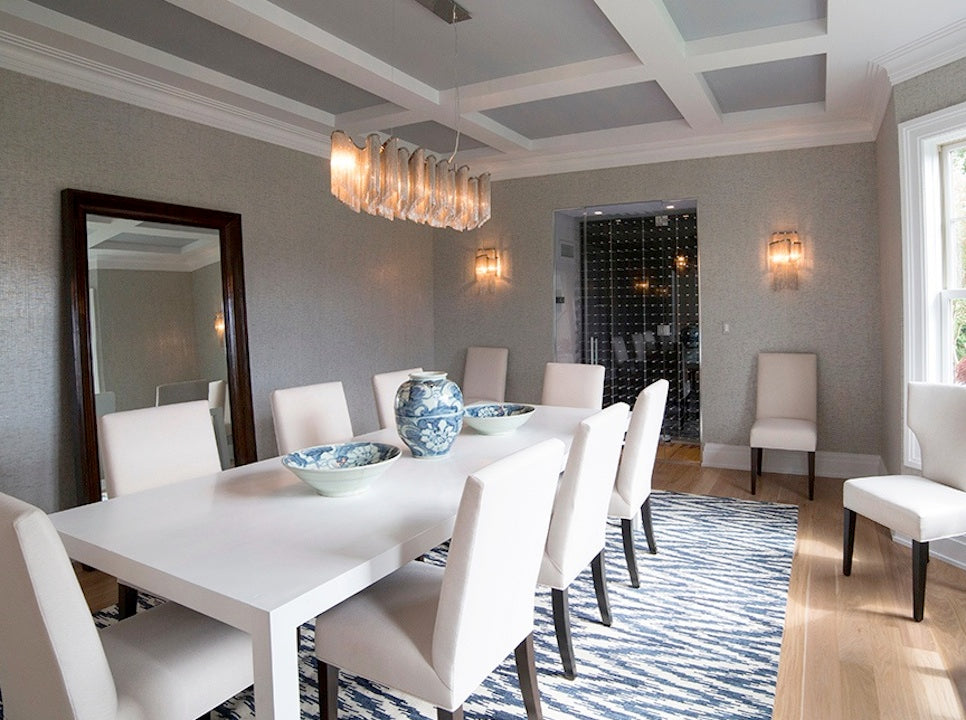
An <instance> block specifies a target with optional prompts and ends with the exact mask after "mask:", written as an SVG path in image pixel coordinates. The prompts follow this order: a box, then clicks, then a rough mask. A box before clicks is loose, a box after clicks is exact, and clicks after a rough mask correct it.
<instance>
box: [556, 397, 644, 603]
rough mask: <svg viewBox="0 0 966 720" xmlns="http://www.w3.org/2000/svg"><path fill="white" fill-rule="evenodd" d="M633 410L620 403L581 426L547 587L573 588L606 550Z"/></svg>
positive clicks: (559, 507) (564, 481)
mask: <svg viewBox="0 0 966 720" xmlns="http://www.w3.org/2000/svg"><path fill="white" fill-rule="evenodd" d="M629 411H630V408H629V407H628V406H627V403H615V404H614V405H611V406H610V407H608V408H607V409H605V410H601V411H600V412H598V413H596V414H594V415H591V416H590V417H589V418H587V419H586V420H583V421H582V422H581V423H580V425H578V426H577V432H576V434H575V435H574V440H573V444H572V445H571V448H570V455H569V456H568V458H567V466H566V468H565V469H564V472H563V475H562V476H561V478H560V484H559V486H558V488H557V495H556V499H555V500H554V505H553V514H552V516H551V518H550V530H549V532H548V534H547V546H546V551H545V553H544V559H543V567H542V568H541V571H540V582H541V584H544V585H550V586H552V587H567V586H568V585H569V584H570V582H571V581H572V580H573V579H574V578H575V577H576V576H577V574H578V573H580V572H581V571H582V570H583V569H584V568H586V567H587V565H589V564H590V561H591V560H593V558H594V556H596V555H597V554H598V553H599V552H600V551H601V549H602V548H603V547H604V536H605V532H606V529H607V527H606V526H607V508H608V504H609V502H610V496H611V491H612V490H613V489H614V478H615V477H616V475H617V464H618V462H619V460H620V452H621V443H622V442H623V439H624V432H625V431H626V429H627V417H628V413H629Z"/></svg>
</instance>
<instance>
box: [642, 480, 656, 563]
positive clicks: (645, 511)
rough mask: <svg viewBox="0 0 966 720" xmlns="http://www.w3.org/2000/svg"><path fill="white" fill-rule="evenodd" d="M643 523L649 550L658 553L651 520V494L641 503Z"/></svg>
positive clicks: (652, 553)
mask: <svg viewBox="0 0 966 720" xmlns="http://www.w3.org/2000/svg"><path fill="white" fill-rule="evenodd" d="M641 525H643V526H644V536H645V537H646V538H647V550H648V552H650V553H651V555H657V543H656V542H654V523H652V522H651V496H650V495H648V496H647V500H645V501H644V504H643V505H641Z"/></svg>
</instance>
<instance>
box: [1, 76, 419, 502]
mask: <svg viewBox="0 0 966 720" xmlns="http://www.w3.org/2000/svg"><path fill="white" fill-rule="evenodd" d="M67 187H73V188H80V189H84V190H92V191H97V192H107V193H115V194H119V195H128V196H132V197H139V198H145V199H151V200H160V201H167V202H174V203H181V204H185V205H196V206H201V207H208V208H214V209H218V210H226V211H230V212H238V213H241V215H242V231H243V234H244V254H245V281H246V285H247V292H248V327H249V337H250V344H251V369H252V393H253V399H254V403H255V421H256V437H257V442H258V451H259V454H260V455H261V456H263V457H265V456H269V455H272V454H274V453H275V442H274V434H273V431H272V420H271V411H270V409H269V404H268V395H269V393H270V392H271V390H273V389H274V388H277V387H285V386H292V385H301V384H307V383H312V382H322V381H327V380H342V381H343V382H344V383H345V387H346V394H347V396H348V400H349V409H350V412H351V414H352V417H353V420H354V425H355V429H356V430H358V431H366V430H371V429H374V428H375V427H376V415H375V409H374V407H373V402H372V394H371V389H370V384H369V383H370V376H371V375H372V373H374V372H380V371H384V370H392V369H397V368H402V367H412V366H414V365H423V366H427V367H428V366H431V365H432V364H433V341H434V338H433V286H432V277H433V253H432V231H431V230H430V229H428V228H425V227H423V226H418V225H414V224H411V223H390V222H388V221H385V220H382V219H379V218H372V217H369V216H358V215H356V214H354V213H352V212H351V211H350V210H348V209H347V208H345V207H344V206H342V205H341V204H339V203H338V202H337V201H336V200H335V199H334V198H332V197H331V195H330V194H329V188H328V178H327V173H326V169H325V164H324V162H323V161H321V160H320V159H319V158H317V157H313V156H309V155H306V154H304V153H298V152H294V151H291V150H286V149H284V148H280V147H277V146H274V145H270V144H268V143H263V142H259V141H255V140H251V139H248V138H244V137H241V136H238V135H233V134H231V133H227V132H224V131H221V130H216V129H213V128H209V127H205V126H202V125H197V124H195V123H191V122H187V121H184V120H179V119H177V118H172V117H169V116H166V115H163V114H160V113H156V112H152V111H148V110H143V109H141V108H136V107H132V106H129V105H125V104H122V103H118V102H114V101H112V100H107V99H105V98H102V97H98V96H94V95H89V94H87V93H83V92H79V91H75V90H71V89H68V88H64V87H61V86H58V85H54V84H50V83H46V82H43V81H40V80H37V79H34V78H30V77H27V76H24V75H20V74H18V73H13V72H9V71H5V70H2V71H0V209H2V214H3V220H4V221H3V223H2V224H0V338H2V341H0V367H2V368H3V369H4V371H5V375H6V377H5V378H4V382H3V383H0V491H3V492H8V493H11V494H13V495H15V496H17V497H20V498H22V499H24V500H26V501H28V502H32V503H34V504H37V505H39V506H40V507H42V508H44V509H46V510H54V509H57V508H59V507H64V506H67V505H71V504H73V503H74V502H75V500H76V485H75V481H74V444H73V424H74V423H73V411H72V409H71V403H72V400H71V398H72V387H73V385H72V375H71V372H72V364H71V362H72V361H71V356H72V355H71V353H72V351H71V346H70V334H69V328H68V315H67V297H66V285H65V282H64V278H63V262H62V254H61V238H60V191H61V190H62V189H64V188H67Z"/></svg>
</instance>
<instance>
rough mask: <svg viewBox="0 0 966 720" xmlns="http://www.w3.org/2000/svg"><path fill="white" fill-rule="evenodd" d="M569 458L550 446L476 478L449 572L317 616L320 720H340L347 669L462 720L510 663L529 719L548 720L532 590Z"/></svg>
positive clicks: (407, 578)
mask: <svg viewBox="0 0 966 720" xmlns="http://www.w3.org/2000/svg"><path fill="white" fill-rule="evenodd" d="M563 453H564V445H563V443H562V442H560V441H559V440H547V441H544V442H542V443H539V444H537V445H534V446H533V447H530V448H528V449H526V450H521V451H519V452H517V453H515V454H513V455H509V456H507V457H505V458H503V459H502V460H497V461H496V462H494V463H492V464H491V465H488V466H487V467H485V468H483V469H481V470H479V471H477V472H476V473H474V474H473V475H471V476H470V477H469V478H468V479H467V481H466V484H465V486H464V489H463V495H462V499H461V500H460V504H459V510H458V511H457V514H456V522H455V526H454V531H453V538H452V542H451V543H450V548H449V553H448V559H447V562H446V567H445V569H444V568H440V567H437V566H434V565H431V564H430V563H425V562H411V563H409V564H408V565H406V566H404V567H403V568H402V569H400V570H398V571H397V572H395V573H392V574H391V575H389V576H387V577H385V578H383V579H382V580H380V581H379V582H377V583H376V584H375V585H372V586H370V587H369V588H368V589H366V590H363V591H362V592H360V593H359V594H357V595H355V596H353V597H351V598H349V599H348V600H346V601H344V602H342V603H341V604H339V605H336V606H335V607H334V608H332V609H331V610H328V611H326V612H325V613H323V614H322V615H320V616H319V617H318V619H317V620H316V628H315V638H316V640H315V642H316V655H317V656H318V658H319V701H320V704H321V716H322V718H323V720H334V718H336V717H337V713H338V686H339V669H340V668H342V669H344V670H346V671H347V672H350V673H352V674H354V675H359V676H362V677H365V678H369V679H370V680H373V681H375V682H378V683H381V684H383V685H388V686H389V687H391V688H395V689H397V690H400V691H402V692H404V693H407V694H409V695H414V696H416V697H417V698H419V699H421V700H423V701H425V702H428V703H431V704H433V705H435V706H436V708H437V717H438V718H439V719H440V720H448V719H461V718H462V717H463V710H462V707H463V702H464V701H465V700H466V698H467V697H469V695H470V694H471V693H473V691H474V690H476V688H477V687H478V686H479V685H480V683H481V682H483V680H484V679H485V678H486V677H487V676H488V675H489V674H490V673H491V672H492V671H493V670H494V668H496V667H497V666H498V665H499V664H500V663H502V662H503V660H504V659H505V658H506V657H507V655H508V654H509V653H510V652H515V656H516V663H517V674H518V676H519V680H520V687H521V690H522V691H523V698H524V707H525V708H526V712H527V717H528V718H531V719H532V720H535V719H536V718H540V717H541V716H542V715H541V708H540V695H539V691H538V688H537V676H536V667H535V661H534V654H533V605H534V588H535V586H536V580H537V571H538V570H539V568H540V557H541V554H542V552H543V546H544V542H545V541H546V538H547V527H548V524H549V521H550V509H551V506H552V504H553V496H554V491H555V489H556V485H557V476H558V473H559V471H560V465H561V463H562V462H563ZM508 528H513V531H512V532H509V531H508Z"/></svg>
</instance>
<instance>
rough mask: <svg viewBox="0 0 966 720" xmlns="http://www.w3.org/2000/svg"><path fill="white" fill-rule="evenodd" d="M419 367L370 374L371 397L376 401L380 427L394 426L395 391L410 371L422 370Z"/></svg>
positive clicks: (406, 378) (405, 379)
mask: <svg viewBox="0 0 966 720" xmlns="http://www.w3.org/2000/svg"><path fill="white" fill-rule="evenodd" d="M422 371H423V369H422V368H421V367H414V368H409V369H408V370H393V371H391V372H384V373H377V374H376V375H373V376H372V397H373V399H374V400H375V401H376V415H377V416H378V418H379V427H380V428H394V427H396V391H397V390H398V389H399V386H400V385H402V384H403V383H404V382H406V381H407V380H408V379H409V375H410V373H416V372H422Z"/></svg>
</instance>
